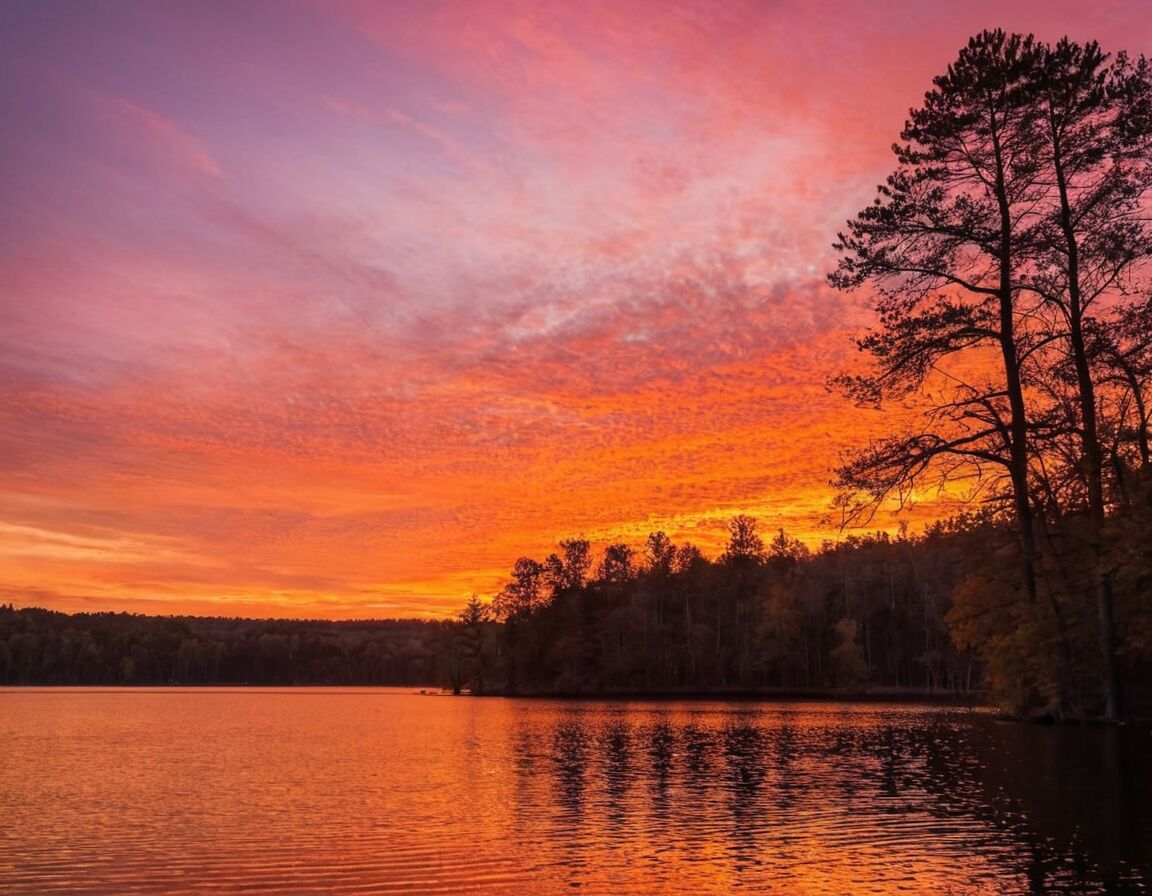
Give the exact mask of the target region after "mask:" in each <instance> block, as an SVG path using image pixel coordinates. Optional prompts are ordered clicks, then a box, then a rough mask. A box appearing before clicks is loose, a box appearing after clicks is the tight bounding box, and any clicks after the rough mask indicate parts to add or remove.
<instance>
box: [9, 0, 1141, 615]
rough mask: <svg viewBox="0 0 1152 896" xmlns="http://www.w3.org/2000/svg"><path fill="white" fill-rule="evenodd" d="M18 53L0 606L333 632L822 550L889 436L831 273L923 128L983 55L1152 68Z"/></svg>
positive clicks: (766, 45)
mask: <svg viewBox="0 0 1152 896" xmlns="http://www.w3.org/2000/svg"><path fill="white" fill-rule="evenodd" d="M0 25H2V27H0V45H2V47H3V52H4V57H5V61H6V65H7V71H8V76H7V77H6V78H5V79H4V80H3V81H2V82H0V104H2V108H3V112H4V118H5V121H6V122H8V126H6V127H5V129H4V132H3V134H2V135H0V190H2V196H3V199H4V202H3V203H2V204H0V378H2V381H3V384H4V388H3V391H2V393H0V394H2V398H0V426H2V429H0V602H5V603H7V602H9V601H11V602H13V603H15V604H16V605H17V606H29V605H39V606H47V607H50V608H54V609H63V610H69V611H77V610H130V611H140V612H155V613H212V614H221V615H251V616H307V617H315V616H320V617H334V618H335V617H339V618H351V617H366V616H412V615H431V616H438V615H444V614H448V613H452V612H454V611H455V610H456V609H458V608H459V606H460V605H461V604H462V603H463V601H464V599H465V598H466V597H467V595H468V594H470V593H472V592H474V591H475V592H479V593H481V594H491V593H492V591H493V590H495V588H496V587H498V585H499V582H500V581H501V579H502V578H503V577H504V576H505V575H506V573H507V571H508V570H509V569H510V567H511V565H512V563H513V561H514V560H515V559H516V557H518V556H522V555H529V556H535V557H538V558H542V557H543V556H545V555H546V554H547V553H549V552H550V551H551V550H553V549H554V546H555V544H556V542H557V541H559V540H560V539H562V538H567V537H577V536H583V537H588V538H590V539H591V540H593V541H594V542H595V543H597V544H603V543H605V542H607V541H610V540H620V539H622V540H626V541H629V542H631V543H632V544H634V545H636V546H637V547H639V546H640V544H641V543H642V540H643V538H644V535H645V534H646V533H647V532H649V531H653V530H656V529H663V530H665V531H666V532H668V534H669V535H670V536H671V537H672V538H673V539H674V540H676V541H678V542H679V541H683V540H686V539H687V540H691V541H693V542H694V543H696V544H698V545H700V546H701V547H702V548H703V549H705V550H706V551H708V552H711V553H715V552H716V551H717V550H718V547H719V545H720V543H721V542H722V541H723V538H724V524H725V521H726V520H727V519H728V518H729V517H731V516H732V515H734V514H737V513H750V514H752V515H754V516H756V517H757V518H758V519H759V520H760V524H761V527H762V528H763V530H764V531H765V532H766V533H771V532H772V531H773V530H775V529H777V528H780V527H783V528H785V529H786V530H788V531H789V532H790V533H791V534H793V535H797V536H799V537H801V538H803V539H805V540H806V541H808V542H810V543H816V542H819V541H820V540H821V539H823V538H826V537H830V536H831V535H832V534H833V533H830V532H829V531H827V530H825V529H822V528H821V527H820V519H821V517H823V516H824V515H825V514H826V513H827V512H828V508H829V502H830V500H831V498H832V494H831V490H830V488H829V486H828V484H827V483H828V480H829V478H830V475H831V469H832V467H833V466H834V465H835V463H836V460H837V456H838V452H839V451H840V450H841V449H842V448H844V447H850V446H852V445H859V444H861V443H862V442H863V441H864V440H866V439H867V438H868V437H869V436H875V435H878V434H880V433H882V432H883V431H884V428H885V421H884V419H883V418H881V417H879V416H878V415H875V414H870V413H869V412H865V411H860V410H856V409H854V408H851V407H849V406H848V405H847V403H846V402H844V401H843V400H842V399H841V398H839V397H837V396H834V395H829V394H828V393H827V391H826V389H825V385H824V384H825V381H826V379H827V377H828V376H829V375H830V374H832V373H835V372H836V371H837V370H839V369H840V368H841V367H842V366H844V365H846V364H848V363H849V362H850V361H851V360H852V357H851V356H852V348H851V336H852V334H853V333H854V332H855V331H856V330H857V329H858V328H859V327H860V326H862V325H863V324H865V323H866V322H867V314H866V299H865V297H864V296H846V295H843V294H839V293H837V292H835V291H834V290H832V289H830V288H829V287H828V286H826V285H825V283H824V274H825V273H826V271H828V270H829V269H830V268H831V267H832V265H833V255H832V251H831V248H830V243H831V241H832V239H833V237H834V235H835V233H836V231H837V230H838V229H839V228H840V227H841V226H842V224H843V221H844V220H845V219H846V218H847V217H849V216H850V215H852V214H853V213H854V212H855V211H857V210H858V209H859V208H860V207H861V206H863V205H864V204H866V203H868V202H869V201H870V200H871V198H872V195H873V192H874V189H875V185H876V183H878V182H879V181H881V180H882V179H883V177H884V176H885V175H886V174H887V172H888V171H889V169H890V167H891V164H892V163H891V157H890V152H889V145H890V144H891V142H892V141H893V139H895V137H896V135H897V133H898V131H899V129H900V126H901V124H902V123H903V121H904V118H905V115H906V112H907V110H908V108H909V107H910V106H913V105H915V104H916V103H917V102H918V101H919V99H920V97H921V96H922V95H923V93H924V91H925V90H926V89H927V88H928V87H929V86H930V82H931V78H932V77H933V76H934V75H935V74H937V73H939V72H941V71H942V70H943V69H944V68H945V67H946V66H947V64H948V63H949V62H950V61H951V60H952V59H953V57H954V55H955V53H956V51H957V49H958V48H959V47H960V46H961V45H962V44H963V43H964V42H965V41H966V40H967V38H968V37H969V36H970V35H971V34H973V33H975V32H977V31H979V30H981V29H983V28H986V27H1004V28H1006V29H1010V30H1020V31H1035V32H1037V33H1038V35H1039V36H1041V37H1043V38H1053V37H1058V36H1061V35H1063V34H1065V33H1067V34H1068V35H1070V36H1071V37H1073V38H1074V39H1078V40H1092V39H1095V40H1098V41H1100V43H1101V44H1102V46H1103V47H1104V49H1105V50H1108V51H1111V52H1116V51H1118V50H1122V49H1124V50H1128V51H1130V52H1132V53H1140V52H1143V51H1146V50H1148V49H1152V23H1150V21H1149V19H1148V17H1147V16H1141V15H1140V10H1139V7H1138V6H1137V5H1136V4H1135V3H1132V2H1117V3H1113V4H1104V5H1098V6H1096V7H1094V8H1093V9H1091V10H1087V9H1085V8H1082V6H1081V5H1080V4H1078V3H1072V2H1064V3H1056V4H1050V3H1043V4H1042V3H1039V2H1029V3H1020V4H1015V5H1012V6H1011V8H1008V9H1006V8H1005V5H1004V4H1002V3H1001V4H992V3H990V2H985V3H976V4H968V5H965V6H964V7H963V8H959V7H957V6H955V5H945V4H922V3H913V2H904V3H899V4H896V5H894V6H892V7H891V8H890V9H889V10H888V14H887V15H886V16H884V17H882V18H874V17H869V16H868V15H867V14H866V12H865V11H864V10H862V9H859V8H857V7H856V6H846V7H844V8H840V7H838V6H837V5H835V4H810V3H789V2H785V3H779V4H761V3H746V4H740V3H735V4H722V5H719V6H715V5H713V4H709V3H705V2H702V0H701V2H685V3H680V4H664V3H661V4H652V3H643V2H625V3H621V2H612V3H587V4H580V5H578V6H575V7H569V6H567V5H564V4H536V3H513V2H508V3H495V2H494V3H481V2H474V0H467V2H436V3H390V4H378V3H370V2H363V3H361V2H325V3H312V2H282V3H262V2H253V3H248V4H244V5H243V6H237V5H234V4H228V3H198V4H194V5H193V4H182V3H166V2H148V3H143V2H141V3H107V4H104V3H97V2H93V3H86V4H83V5H81V4H71V3H64V2H52V0H48V2H41V3H36V4H8V5H6V6H5V7H4V8H3V9H0ZM930 513H931V508H927V507H922V508H921V518H923V517H924V516H927V515H930ZM897 524H898V520H896V519H894V518H886V519H885V520H882V521H881V522H880V523H879V524H878V525H879V526H883V527H886V528H894V527H895V526H896V525H897Z"/></svg>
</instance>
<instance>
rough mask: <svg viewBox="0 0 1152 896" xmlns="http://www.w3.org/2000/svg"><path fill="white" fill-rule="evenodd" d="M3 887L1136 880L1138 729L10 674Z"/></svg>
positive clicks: (387, 889) (903, 710)
mask: <svg viewBox="0 0 1152 896" xmlns="http://www.w3.org/2000/svg"><path fill="white" fill-rule="evenodd" d="M0 745H2V749H3V753H2V754H0V763H2V764H0V819H2V823H0V892H3V893H5V894H36V896H42V894H55V893H108V894H126V893H228V894H241V893H244V894H294V896H298V894H310V893H316V894H321V893H323V894H327V893H340V894H343V893H348V894H353V893H354V894H372V893H395V894H405V893H412V894H438V893H481V894H483V893H492V894H505V893H507V894H517V896H531V894H561V893H564V894H575V893H578V894H609V893H611V894H642V893H692V894H696V896H704V894H721V893H730V892H733V891H746V892H753V893H779V894H793V893H798V894H816V893H827V894H873V893H875V894H881V893H883V894H890V893H925V894H928V893H931V894H975V893H981V894H983V893H988V894H1011V893H1069V894H1089V893H1117V894H1119V893H1146V892H1148V890H1149V887H1150V886H1152V805H1150V804H1152V769H1150V765H1152V736H1150V735H1149V734H1148V733H1147V732H1146V731H1137V730H1129V729H1119V730H1118V729H1106V728H1080V727H1068V728H1062V727H1043V726H1030V725H1016V724H1009V723H1003V722H998V721H996V720H994V719H993V718H992V717H991V716H990V715H989V714H988V713H983V712H972V711H967V710H959V709H949V708H933V707H921V706H902V705H891V704H869V703H866V704H837V703H792V702H761V703H757V702H724V701H699V702H697V701H684V702H647V701H620V702H610V701H599V702H591V701H589V702H561V701H547V700H512V699H502V698H483V699H475V698H474V699H469V698H452V697H441V696H421V695H418V694H414V693H412V692H402V693H401V692H395V691H386V690H373V689H348V690H319V689H279V690H277V689H269V690H255V689H253V690H242V689H236V690H221V689H214V690H182V689H171V690H144V689H136V690H102V689H90V690H64V689H59V690H57V689H39V690H30V689H29V690H4V691H0Z"/></svg>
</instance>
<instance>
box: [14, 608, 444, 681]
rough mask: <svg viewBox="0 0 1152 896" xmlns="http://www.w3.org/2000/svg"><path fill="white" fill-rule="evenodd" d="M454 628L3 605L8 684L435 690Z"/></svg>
mask: <svg viewBox="0 0 1152 896" xmlns="http://www.w3.org/2000/svg"><path fill="white" fill-rule="evenodd" d="M453 630H454V626H453V624H451V623H446V622H430V621H424V620H419V619H400V620H382V621H361V622H324V621H307V620H289V619H265V620H259V619H238V618H223V617H196V616H145V615H141V614H137V613H76V614H72V615H70V614H67V613H59V612H55V611H52V610H44V609H39V608H24V609H19V610H17V609H15V608H14V607H13V606H12V605H11V604H9V605H7V606H2V605H0V683H2V684H6V685H168V684H181V685H215V684H251V685H402V686H411V685H428V684H431V683H433V682H435V681H438V680H441V679H443V678H444V675H443V674H442V672H443V670H442V666H441V663H442V657H443V656H444V655H445V652H446V647H445V645H446V644H447V643H448V642H450V641H451V639H452V637H453V634H454V631H453Z"/></svg>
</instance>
